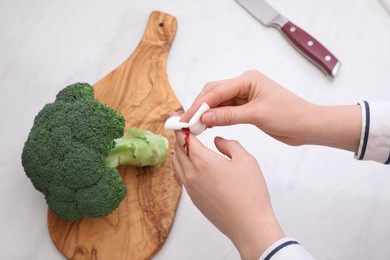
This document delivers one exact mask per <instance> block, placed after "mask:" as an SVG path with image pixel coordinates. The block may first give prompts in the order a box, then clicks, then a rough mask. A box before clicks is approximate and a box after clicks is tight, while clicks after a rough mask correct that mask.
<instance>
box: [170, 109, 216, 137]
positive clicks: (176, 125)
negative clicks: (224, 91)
mask: <svg viewBox="0 0 390 260" xmlns="http://www.w3.org/2000/svg"><path fill="white" fill-rule="evenodd" d="M209 109H210V107H209V105H207V104H206V103H203V104H202V105H201V106H200V108H199V109H198V111H196V113H195V114H194V116H193V117H192V118H191V119H190V121H189V122H188V123H186V122H180V116H173V117H170V118H168V120H167V121H166V122H165V125H164V127H165V129H166V130H181V129H183V128H189V129H190V132H191V133H192V134H193V135H200V134H201V133H203V131H204V130H206V125H204V124H202V123H201V122H200V118H201V117H202V115H203V113H204V112H206V111H207V110H209Z"/></svg>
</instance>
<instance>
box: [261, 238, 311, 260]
mask: <svg viewBox="0 0 390 260" xmlns="http://www.w3.org/2000/svg"><path fill="white" fill-rule="evenodd" d="M291 259H294V260H314V257H313V256H311V255H310V253H309V252H307V251H306V249H305V248H304V247H303V246H301V245H300V244H299V243H298V242H297V241H296V240H295V239H293V238H289V237H285V238H282V239H280V240H279V241H277V242H275V243H274V244H273V245H271V246H270V247H269V248H268V249H267V250H266V251H265V252H264V253H263V254H262V255H261V256H260V258H259V260H291Z"/></svg>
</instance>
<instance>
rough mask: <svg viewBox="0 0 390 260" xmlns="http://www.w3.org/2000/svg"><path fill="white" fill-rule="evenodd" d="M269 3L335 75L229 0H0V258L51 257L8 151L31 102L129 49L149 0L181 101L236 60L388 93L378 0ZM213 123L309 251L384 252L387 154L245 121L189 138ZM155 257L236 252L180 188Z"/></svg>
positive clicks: (31, 194)
mask: <svg viewBox="0 0 390 260" xmlns="http://www.w3.org/2000/svg"><path fill="white" fill-rule="evenodd" d="M269 3H270V4H272V5H273V6H274V7H275V8H277V9H278V10H279V11H280V12H281V13H283V14H284V15H285V16H287V17H288V18H290V19H291V20H292V21H293V22H295V23H296V24H297V25H299V26H300V27H302V28H304V29H306V30H307V31H308V32H310V33H311V34H312V35H313V36H315V37H316V38H317V39H318V40H320V41H321V42H322V43H323V44H324V45H325V46H326V47H327V48H329V49H330V50H331V51H332V52H333V53H334V54H335V55H336V56H337V57H338V58H339V59H340V60H341V62H342V67H341V70H340V73H339V75H338V76H337V77H336V78H335V79H334V80H330V79H328V78H327V77H325V75H324V74H323V73H322V72H321V71H320V70H318V69H317V68H316V67H315V66H313V65H312V64H311V63H309V62H308V61H307V60H306V59H304V58H303V57H302V56H301V55H300V54H299V53H298V52H297V51H296V50H295V49H294V48H293V47H291V45H289V44H288V43H287V41H286V40H285V39H284V38H283V37H282V36H281V35H280V33H279V32H278V31H277V30H274V29H272V28H266V27H263V26H262V25H261V24H260V23H258V22H257V21H256V20H255V19H254V18H253V17H252V16H250V15H249V14H248V13H247V12H246V11H245V10H243V9H242V8H241V7H240V6H239V5H238V4H237V3H236V2H235V1H233V0H215V1H208V0H188V1H179V0H172V1H157V0H149V1H141V0H133V1H125V0H113V1H111V0H110V1H108V0H93V1H92V0H85V1H76V0H66V1H65V0H57V1H50V0H37V1H33V0H24V1H22V0H12V1H11V0H2V1H0V32H1V33H0V57H1V58H0V90H1V95H0V108H1V109H0V111H1V112H0V117H1V120H0V122H1V127H0V143H1V147H0V151H1V156H0V165H1V167H0V207H1V210H0V258H1V259H11V260H12V259H29V260H32V259H63V256H62V255H61V254H60V253H59V252H58V251H57V249H56V248H55V246H54V245H53V243H52V242H51V240H50V237H49V234H48V230H47V223H46V217H47V216H46V214H47V212H46V209H47V206H46V203H45V200H44V198H43V196H42V195H41V194H40V193H39V192H37V191H36V190H35V189H34V188H33V186H32V185H31V183H30V181H29V179H28V178H27V177H26V176H25V174H24V172H23V169H22V166H21V163H20V155H21V150H22V147H23V144H24V141H25V140H26V138H27V135H28V133H29V130H30V128H31V126H32V123H33V119H34V116H35V115H36V113H37V112H38V111H39V110H40V109H41V108H42V107H43V106H44V105H45V104H46V103H48V102H51V101H53V98H54V96H55V94H56V93H57V92H58V91H59V90H60V89H61V88H62V87H64V86H66V85H67V84H70V83H73V82H77V81H86V82H90V83H92V84H93V83H95V82H96V81H97V80H99V79H100V78H101V77H102V76H104V75H106V74H107V73H108V72H110V71H111V70H112V69H114V68H115V67H116V66H117V65H119V64H120V63H121V62H122V61H123V60H124V59H125V58H127V57H128V56H129V55H130V53H131V52H132V51H133V50H134V49H135V47H136V46H137V44H138V42H139V40H140V39H141V37H142V34H143V31H144V29H145V25H146V21H147V18H148V16H149V13H150V12H151V11H153V10H160V11H164V12H168V13H170V14H172V15H175V16H176V17H177V19H178V32H177V35H176V38H175V41H174V43H173V45H172V48H171V51H170V54H169V60H168V77H169V80H170V83H171V85H172V88H173V89H174V91H175V93H176V95H177V96H178V98H179V100H180V101H181V102H182V104H183V106H184V108H188V107H189V106H190V104H191V102H192V100H193V98H194V97H195V96H196V95H197V93H198V92H199V91H200V90H201V89H202V87H203V86H204V84H205V83H206V82H208V81H212V80H218V79H225V78H230V77H234V76H237V75H239V74H241V73H242V72H244V71H246V70H248V69H258V70H260V71H262V72H263V73H265V74H266V75H268V76H269V77H271V78H273V79H274V80H276V81H277V82H279V83H281V84H282V85H283V86H285V87H286V88H288V89H290V90H291V91H293V92H295V93H297V94H298V95H300V96H302V97H304V98H306V99H308V100H310V101H312V102H315V103H319V104H329V105H330V104H353V103H356V102H357V101H358V100H361V99H366V100H387V101H388V100H390V90H389V88H390V73H389V71H390V16H389V14H388V13H387V12H386V10H385V9H384V8H383V6H382V5H381V3H380V2H379V1H378V0H359V1H356V0H344V1H339V0H328V1H320V0H295V1H287V0H269ZM243 133H244V134H243ZM216 135H221V136H224V137H226V138H230V139H236V140H239V141H240V142H241V143H242V144H243V145H244V146H245V147H246V148H247V149H248V150H249V151H250V152H251V153H252V154H253V155H255V156H256V158H257V159H258V161H259V164H260V165H261V167H262V170H263V172H264V175H265V177H266V180H267V183H268V185H269V189H270V193H271V197H272V203H273V205H274V208H275V211H276V214H277V216H278V218H279V220H280V222H281V224H282V226H283V227H284V229H285V231H286V232H287V234H288V235H290V236H293V237H295V238H297V239H298V240H299V241H300V242H301V243H302V244H303V245H304V246H305V247H306V248H307V249H308V250H309V251H310V252H311V253H312V254H313V255H314V256H316V257H317V258H318V259H322V260H327V259H343V260H348V259H351V260H352V259H376V260H381V259H383V260H384V259H390V248H389V247H388V246H385V244H386V243H387V242H389V241H390V225H389V219H390V206H389V205H390V189H389V185H390V168H389V167H388V166H384V165H380V164H377V163H374V162H360V161H357V160H354V159H353V154H351V153H350V152H346V151H341V150H336V149H330V148H326V147H316V146H302V147H289V146H287V145H284V144H281V143H278V142H277V141H275V140H273V139H271V138H270V137H268V136H266V135H265V134H263V133H261V132H260V131H259V130H257V129H256V128H254V127H251V126H247V125H241V126H234V127H226V128H214V129H212V130H209V131H207V132H205V133H203V134H202V135H201V136H200V138H201V139H202V141H204V142H205V143H206V144H207V145H208V146H209V147H211V148H213V145H212V143H213V142H212V141H213V138H214V136H216ZM213 149H214V148H213ZM226 214H229V213H228V212H226ZM154 259H159V260H160V259H161V260H162V259H226V260H231V259H239V255H238V253H237V251H236V249H235V248H234V247H233V245H232V244H231V242H230V241H229V240H228V239H227V238H226V237H225V236H224V235H223V234H221V233H220V232H219V231H218V230H217V229H216V228H214V227H213V226H212V225H211V224H210V223H209V222H208V221H207V220H206V219H205V218H204V217H203V216H202V215H201V214H200V213H199V211H198V210H197V209H196V208H195V207H194V205H193V204H192V202H191V200H190V199H189V197H188V195H187V194H186V193H185V192H184V193H183V195H182V198H181V201H180V204H179V207H178V211H177V217H176V219H175V223H174V225H173V228H172V231H171V233H170V236H169V238H168V240H167V241H166V243H165V245H164V246H163V248H162V249H161V250H160V252H159V253H158V254H157V255H156V256H155V258H154Z"/></svg>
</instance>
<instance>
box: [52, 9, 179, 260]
mask: <svg viewBox="0 0 390 260" xmlns="http://www.w3.org/2000/svg"><path fill="white" fill-rule="evenodd" d="M176 30H177V21H176V18H175V17H173V16H171V15H169V14H166V13H161V12H157V11H155V12H152V13H151V14H150V16H149V20H148V23H147V26H146V30H145V32H144V35H143V37H142V39H141V41H140V43H139V45H138V46H137V48H136V49H135V51H134V52H133V53H132V54H131V56H130V57H129V58H128V59H127V60H126V61H125V62H124V63H123V64H121V65H120V66H119V67H117V68H116V69H115V70H113V71H112V72H111V73H109V74H108V75H107V76H105V77H104V78H102V79H101V80H100V81H98V82H97V83H96V84H95V85H94V89H95V97H96V99H98V100H99V101H101V102H103V103H105V104H106V105H108V106H110V107H112V108H113V109H115V110H116V111H118V112H120V113H121V114H122V115H123V116H124V118H125V120H126V127H136V128H140V129H148V130H150V131H152V132H154V133H160V134H162V135H164V136H165V137H167V138H168V140H169V155H168V158H167V160H166V162H165V163H164V164H163V165H162V166H160V167H159V168H154V167H142V168H137V167H132V166H126V167H124V166H120V167H119V168H118V169H119V171H120V174H121V176H122V179H123V181H124V183H125V184H126V186H127V195H126V197H125V199H124V200H123V202H122V203H121V204H120V206H119V207H118V208H117V209H116V210H115V211H114V212H113V213H112V214H110V215H108V216H106V217H102V218H96V219H94V218H82V219H80V220H78V221H66V220H64V219H62V218H60V217H58V216H56V215H55V214H54V213H52V212H51V211H50V210H49V212H48V228H49V233H50V236H51V239H52V240H53V242H54V244H55V245H56V247H57V248H58V250H59V251H60V252H61V253H62V254H63V255H64V256H65V257H67V258H68V259H75V260H76V259H77V260H78V259H110V260H111V259H112V260H115V259H150V258H151V257H152V256H153V255H154V254H155V253H156V252H157V251H158V250H159V249H160V248H161V246H162V245H163V243H164V241H165V240H166V238H167V236H168V233H169V231H170V229H171V227H172V224H173V220H174V217H175V212H176V209H177V205H178V202H179V198H180V194H181V190H182V187H181V185H180V184H179V183H178V182H177V181H176V178H175V175H174V170H173V167H172V154H173V146H174V145H173V144H174V133H173V132H172V131H170V132H169V131H165V130H164V122H165V120H166V119H167V115H168V113H169V112H170V111H178V112H182V111H183V110H182V106H181V104H180V102H179V101H178V99H177V98H176V96H175V94H174V93H173V91H172V89H171V87H170V84H169V81H168V78H167V73H166V64H167V57H168V52H169V49H170V46H171V44H172V41H173V39H174V37H175V34H176Z"/></svg>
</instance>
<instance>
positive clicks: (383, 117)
mask: <svg viewBox="0 0 390 260" xmlns="http://www.w3.org/2000/svg"><path fill="white" fill-rule="evenodd" d="M359 105H360V107H361V109H362V130H361V136H360V144H359V150H358V153H357V154H356V155H355V158H356V159H358V160H371V161H377V162H380V163H384V164H390V103H386V102H370V104H369V103H368V102H367V101H361V102H359Z"/></svg>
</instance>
